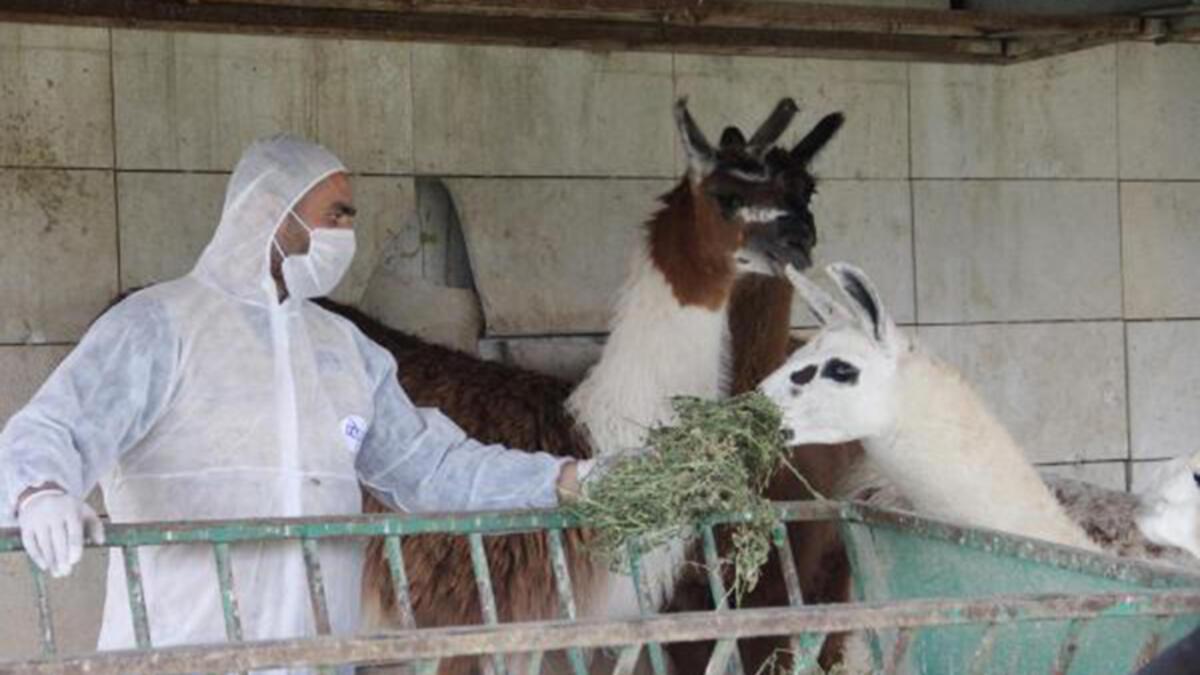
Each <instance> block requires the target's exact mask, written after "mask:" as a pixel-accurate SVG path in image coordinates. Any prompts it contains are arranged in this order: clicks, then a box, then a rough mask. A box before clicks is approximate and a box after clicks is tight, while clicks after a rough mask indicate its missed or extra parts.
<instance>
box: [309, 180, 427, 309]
mask: <svg viewBox="0 0 1200 675" xmlns="http://www.w3.org/2000/svg"><path fill="white" fill-rule="evenodd" d="M352 180H353V185H354V205H355V208H357V209H358V217H357V218H356V219H355V222H354V231H355V234H356V235H357V251H356V253H355V254H354V264H353V265H351V266H350V271H349V272H347V273H346V277H345V278H344V279H342V282H341V283H340V284H338V286H337V288H336V289H334V291H333V294H332V295H331V297H332V298H333V299H334V300H338V301H341V302H349V303H357V302H358V300H359V298H361V297H362V295H363V291H365V290H366V288H367V282H368V281H369V280H370V278H371V274H372V273H373V272H374V271H375V267H376V266H377V265H378V264H379V262H380V260H381V258H382V256H383V255H384V251H385V250H387V247H388V245H389V244H391V245H392V246H391V248H390V251H389V252H390V254H391V255H403V254H404V253H407V251H400V249H399V242H408V241H413V242H414V244H416V245H419V244H420V225H419V221H418V219H417V218H416V213H415V211H416V198H415V188H414V187H413V179H412V178H400V177H397V178H388V177H382V176H356V177H354V178H353V179H352ZM410 250H411V249H410Z"/></svg>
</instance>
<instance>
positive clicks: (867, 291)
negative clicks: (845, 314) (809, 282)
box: [825, 262, 903, 349]
mask: <svg viewBox="0 0 1200 675" xmlns="http://www.w3.org/2000/svg"><path fill="white" fill-rule="evenodd" d="M825 273H826V274H828V275H829V276H830V278H832V279H833V282H834V283H835V284H837V286H838V288H839V289H841V291H842V293H843V294H845V296H846V298H847V299H849V300H850V309H851V311H853V312H854V314H855V315H856V316H857V317H858V320H859V322H860V323H861V324H862V326H863V329H864V330H865V331H867V332H868V333H869V334H870V335H871V336H872V337H874V338H875V341H876V342H878V343H879V344H880V345H881V346H883V347H885V348H887V349H894V348H895V349H898V348H899V347H900V346H901V341H902V340H903V337H902V336H901V335H900V332H899V331H898V330H897V329H896V324H895V323H894V322H893V321H892V317H891V316H889V315H888V312H887V309H886V308H885V307H884V305H883V299H882V298H881V297H880V296H879V290H878V289H876V288H875V284H874V283H872V282H871V278H870V277H868V276H867V275H866V274H865V273H864V272H863V271H862V270H860V269H858V268H857V267H855V266H854V265H851V264H849V263H844V262H838V263H833V264H831V265H829V266H828V267H826V268H825Z"/></svg>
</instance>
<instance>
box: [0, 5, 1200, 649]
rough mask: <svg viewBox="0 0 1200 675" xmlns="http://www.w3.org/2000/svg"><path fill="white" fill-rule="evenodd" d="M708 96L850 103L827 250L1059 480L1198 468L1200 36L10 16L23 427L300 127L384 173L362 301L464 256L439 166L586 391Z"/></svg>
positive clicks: (363, 172) (10, 223)
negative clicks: (449, 39) (508, 27)
mask: <svg viewBox="0 0 1200 675" xmlns="http://www.w3.org/2000/svg"><path fill="white" fill-rule="evenodd" d="M680 95H688V96H689V97H690V101H691V107H692V110H693V113H694V114H695V116H696V117H697V119H698V120H699V121H700V123H701V125H702V126H704V127H705V128H706V129H707V130H708V131H709V133H710V134H713V135H715V134H716V133H717V131H718V130H719V125H722V124H725V123H728V122H732V123H737V124H740V125H742V126H744V127H745V126H751V125H755V124H757V123H758V122H759V121H760V120H761V118H762V116H764V115H765V114H766V113H767V112H768V111H769V110H770V108H771V106H772V105H773V104H774V102H775V101H776V100H777V99H778V98H779V97H780V96H783V95H792V96H795V97H796V98H797V99H798V100H799V101H800V102H801V104H802V108H803V113H802V115H801V116H800V118H799V120H798V121H797V123H796V124H795V129H793V130H792V131H791V132H790V133H791V136H790V137H791V138H796V137H798V135H799V134H800V133H802V132H803V131H804V130H806V129H807V128H808V127H810V126H811V125H812V124H813V123H814V122H815V121H816V120H817V119H819V116H820V115H823V114H825V113H827V112H830V111H832V110H844V111H845V112H846V114H847V117H848V122H847V124H846V126H845V127H844V129H843V131H842V133H841V134H840V136H839V137H838V138H837V140H836V141H835V143H834V144H833V145H831V146H830V148H829V150H828V152H827V153H826V154H825V155H824V156H822V157H821V158H820V160H819V161H818V165H817V169H818V171H819V173H820V174H821V175H822V176H823V177H824V179H825V182H824V184H823V185H822V188H821V194H820V196H819V198H818V202H817V210H818V218H819V228H820V231H821V244H820V249H819V254H820V257H821V258H822V259H824V260H835V259H846V260H851V261H854V262H856V263H858V264H860V265H861V266H863V267H864V268H866V269H867V270H868V271H869V272H870V273H871V275H872V276H873V277H874V278H875V280H876V281H877V282H878V283H879V284H880V285H881V286H882V287H883V289H884V291H883V292H884V295H885V296H886V300H887V301H888V303H889V304H890V306H891V310H892V313H893V315H894V316H896V317H897V318H898V319H899V320H900V321H901V322H903V323H905V324H909V325H914V324H915V325H916V326H917V331H918V332H919V334H920V337H921V338H922V339H923V340H924V341H925V342H926V343H928V344H929V346H930V347H931V348H932V349H933V350H934V351H936V352H937V353H939V354H941V355H942V356H944V357H945V358H947V359H948V360H950V361H952V362H954V363H956V364H958V365H959V366H961V367H962V368H963V369H964V370H965V372H966V373H967V374H968V375H969V377H971V378H972V379H973V380H974V381H975V382H977V383H978V386H979V388H980V389H981V391H982V392H983V394H984V396H985V398H987V399H988V400H989V401H990V402H991V403H992V405H993V406H994V407H995V409H996V410H997V412H998V414H999V415H1000V417H1001V418H1002V419H1003V420H1005V421H1006V422H1007V423H1008V424H1009V425H1010V426H1011V427H1012V428H1013V430H1014V433H1015V434H1016V436H1017V437H1018V439H1019V440H1021V441H1022V442H1023V443H1024V444H1025V446H1026V447H1027V448H1028V450H1029V452H1030V454H1031V455H1032V456H1033V457H1034V458H1035V459H1036V460H1037V461H1039V462H1043V463H1048V464H1054V465H1057V468H1056V469H1055V470H1056V471H1060V472H1065V473H1068V474H1071V475H1076V476H1081V477H1083V478H1086V479H1089V480H1094V481H1096V482H1099V483H1102V484H1105V485H1109V486H1111V487H1116V488H1122V489H1124V488H1126V487H1127V486H1128V485H1129V484H1130V482H1131V481H1132V484H1133V485H1134V486H1135V487H1136V486H1137V484H1138V482H1139V479H1140V478H1141V477H1142V476H1144V473H1145V469H1146V466H1147V463H1148V462H1152V461H1153V460H1158V459H1161V458H1165V457H1169V456H1172V455H1174V454H1177V453H1181V452H1184V451H1191V450H1195V449H1197V440H1196V439H1197V437H1200V347H1197V343H1198V342H1200V47H1196V46H1190V47H1189V46H1153V45H1146V44H1128V45H1120V46H1107V47H1100V48H1095V49H1092V50H1089V51H1086V52H1083V53H1078V54H1071V55H1067V56H1062V57H1058V58H1054V59H1051V60H1046V61H1038V62H1034V63H1030V64H1025V65H1018V66H1009V67H1004V68H999V67H979V66H943V65H929V64H902V63H901V64H896V63H868V62H837V61H823V60H785V59H763V58H733V57H702V56H692V55H669V54H621V53H617V54H598V53H583V52H570V51H546V50H521V49H513V48H501V47H453V46H444V45H408V44H394V43H367V42H341V41H320V40H307V39H293V38H267V37H242V36H218V35H189V34H166V33H154V32H138V31H127V30H112V31H109V30H106V29H88V28H46V27H26V26H16V25H4V24H0V222H2V223H3V224H2V225H0V228H2V232H3V234H4V237H3V244H2V245H0V383H2V384H3V386H0V421H2V420H4V419H6V418H7V417H8V416H9V415H10V414H11V413H12V412H13V411H14V410H15V409H16V408H17V407H18V406H20V405H21V404H23V403H24V402H25V401H26V400H27V399H28V397H29V396H30V395H31V394H32V393H33V391H34V390H35V389H36V387H37V386H38V384H39V383H40V381H41V380H42V379H43V378H44V377H45V375H46V374H47V373H49V371H50V370H51V369H52V368H53V367H54V365H55V364H56V363H57V362H58V361H59V360H60V359H61V358H62V356H63V355H64V354H65V353H66V352H67V351H68V349H69V347H70V345H71V344H72V343H73V342H74V341H76V340H77V339H78V338H79V336H80V335H81V333H82V331H83V330H84V329H85V327H86V325H87V324H88V322H89V321H90V320H91V319H92V318H93V317H94V316H95V315H96V314H97V313H98V312H100V311H101V309H102V308H103V307H104V306H105V305H106V303H107V302H108V301H109V300H110V299H111V298H112V297H113V296H114V294H115V293H117V292H118V290H120V289H127V288H130V287H134V286H138V285H143V284H146V283H150V282H153V281H155V280H161V279H165V278H170V277H172V276H175V275H178V274H181V273H184V272H186V271H187V270H188V269H189V267H190V265H191V263H192V261H193V260H194V259H195V257H196V255H197V254H198V252H199V251H200V249H201V248H202V247H203V245H204V244H205V242H206V241H207V239H208V237H209V236H210V233H211V231H212V227H213V225H214V223H215V221H216V218H217V216H218V214H219V210H220V203H221V198H222V193H223V190H224V184H225V180H226V178H227V176H228V171H229V170H230V168H231V167H232V165H233V163H234V162H235V161H236V159H237V157H238V155H239V153H240V152H241V150H242V148H243V147H244V146H245V145H246V144H247V143H248V142H249V141H250V140H251V139H253V138H255V137H257V136H259V135H262V134H265V133H269V132H272V131H276V130H290V131H294V132H298V133H301V134H304V135H306V136H309V137H311V138H314V139H316V140H319V141H321V142H323V143H325V144H327V145H328V146H330V147H331V148H332V149H333V150H334V151H335V152H337V153H338V154H339V155H341V156H342V157H343V159H344V160H345V161H346V163H347V164H348V165H349V166H350V167H351V168H352V169H353V170H355V171H356V172H358V173H359V174H360V175H359V176H358V177H357V178H356V182H355V185H356V190H357V199H356V201H357V202H358V203H359V206H360V211H361V212H362V214H363V216H362V217H361V218H360V226H359V229H360V235H361V236H360V245H359V250H360V255H359V258H358V259H357V262H356V264H355V267H354V268H353V271H352V273H351V275H350V278H349V280H348V281H347V282H345V283H344V284H343V286H342V287H341V288H340V289H339V291H338V293H337V295H338V297H339V298H341V299H343V300H355V299H357V298H359V297H360V296H361V294H362V292H363V290H364V288H365V287H366V283H367V279H368V277H369V275H370V272H371V270H372V268H373V267H374V266H375V264H376V263H377V262H378V261H379V259H380V257H381V251H383V250H384V247H385V245H387V244H389V242H390V243H391V244H392V246H391V248H390V249H389V250H391V251H393V253H394V252H395V251H401V252H402V253H401V254H399V262H397V260H394V259H393V260H391V264H399V265H401V266H409V267H411V269H412V270H413V272H414V274H426V275H428V274H429V273H430V270H436V269H438V268H439V266H444V254H445V246H446V244H445V242H444V241H439V237H437V236H430V235H429V233H427V232H426V233H423V232H421V231H419V230H420V228H421V224H420V222H421V221H420V219H415V218H413V217H412V212H413V211H414V204H415V201H416V196H415V194H416V190H415V187H414V176H416V175H437V176H443V177H446V178H447V183H448V185H449V186H450V189H451V190H452V192H453V194H454V197H455V200H456V202H457V205H458V209H459V215H460V216H461V220H462V223H463V228H464V234H465V237H466V244H467V250H468V252H469V255H470V259H471V264H472V267H473V269H474V275H475V283H476V285H477V287H478V290H479V292H480V296H481V301H482V306H483V310H484V316H485V322H486V340H485V341H484V347H485V350H484V351H485V352H487V353H491V354H494V355H498V356H501V357H504V358H511V359H514V360H517V361H521V362H526V363H539V364H543V365H545V366H546V367H551V368H554V369H557V370H560V371H564V372H565V371H576V372H577V371H578V370H579V369H580V368H581V367H583V365H584V364H586V362H587V361H588V360H589V359H591V358H594V355H595V354H596V353H597V350H598V348H599V344H600V342H599V338H598V335H599V334H600V333H602V332H603V330H604V327H605V324H606V320H607V317H608V314H609V309H610V304H611V301H612V298H613V295H614V293H615V292H616V289H617V287H618V286H619V284H620V282H621V280H622V278H623V276H624V274H625V270H626V267H625V260H626V257H627V255H628V252H629V249H630V247H631V246H632V245H633V243H634V242H635V240H636V237H637V236H638V232H639V230H638V227H639V224H640V223H641V222H642V221H643V220H644V219H645V217H646V215H647V214H648V213H649V212H650V211H651V210H652V209H653V208H654V207H655V203H654V196H655V195H657V194H659V193H661V192H663V191H664V190H666V189H667V188H668V187H670V185H671V184H672V181H673V180H674V179H675V178H676V177H677V175H678V174H679V172H680V170H681V168H682V157H681V154H680V151H679V148H678V145H677V142H676V140H675V132H674V128H673V123H672V120H671V114H670V105H671V102H672V101H673V99H674V98H675V97H677V96H680ZM397 241H399V242H400V244H399V245H397V244H396V242H397ZM392 257H393V258H396V256H395V255H393V256H392ZM803 316H804V314H803V312H800V311H799V308H797V312H796V313H795V317H796V320H797V324H798V325H799V324H800V322H801V321H802V320H803ZM88 570H89V571H88V572H87V574H89V575H91V577H90V578H91V580H92V582H95V581H96V578H95V577H96V576H97V575H98V567H97V566H96V565H95V564H92V565H90V566H89V567H88ZM17 572H19V570H14V569H8V568H4V569H0V576H4V577H7V576H12V575H15V574H17ZM13 578H14V579H15V577H13ZM0 582H4V583H6V584H7V581H5V579H2V578H0ZM71 583H74V584H83V583H85V582H84V581H72V582H71ZM91 587H94V584H93V585H92V586H91ZM88 616H91V617H92V618H93V619H94V616H92V615H88ZM83 632H84V633H86V630H85V631H83ZM14 639H15V638H14ZM29 639H30V640H32V639H33V637H32V635H31V636H29ZM81 639H82V640H83V643H86V642H87V639H86V638H81ZM21 642H24V641H23V640H22V641H21ZM25 644H33V643H32V641H30V642H25ZM5 650H6V651H5V653H8V651H7V644H6V645H5Z"/></svg>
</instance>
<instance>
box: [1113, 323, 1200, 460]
mask: <svg viewBox="0 0 1200 675" xmlns="http://www.w3.org/2000/svg"><path fill="white" fill-rule="evenodd" d="M1128 331H1129V414H1130V417H1131V420H1130V422H1131V425H1132V426H1131V431H1132V433H1131V437H1132V439H1133V457H1134V458H1136V459H1159V458H1168V457H1176V456H1179V455H1182V454H1184V453H1191V452H1195V451H1197V450H1200V348H1198V347H1197V346H1198V345H1200V321H1155V322H1147V323H1142V322H1132V323H1130V324H1129V325H1128Z"/></svg>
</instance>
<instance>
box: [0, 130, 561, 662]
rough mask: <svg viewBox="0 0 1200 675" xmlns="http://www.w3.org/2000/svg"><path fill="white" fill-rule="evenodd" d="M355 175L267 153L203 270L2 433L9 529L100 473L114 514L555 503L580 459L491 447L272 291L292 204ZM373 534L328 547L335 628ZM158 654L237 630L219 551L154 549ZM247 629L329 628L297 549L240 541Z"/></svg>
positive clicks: (302, 307)
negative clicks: (33, 500)
mask: <svg viewBox="0 0 1200 675" xmlns="http://www.w3.org/2000/svg"><path fill="white" fill-rule="evenodd" d="M342 171H345V169H344V167H343V166H342V164H341V163H340V162H339V161H338V160H337V158H335V157H334V156H333V155H332V154H330V153H329V152H327V151H325V150H324V149H323V148H320V147H319V146H316V145H313V144H311V143H307V142H305V141H301V140H299V139H295V138H292V137H287V136H280V137H274V138H271V139H267V140H264V141H260V142H258V143H255V144H254V145H252V146H251V147H250V148H249V149H248V150H247V151H246V154H245V155H244V156H243V158H242V160H241V161H240V162H239V163H238V165H237V167H236V169H235V170H234V173H233V176H232V177H231V179H230V181H229V186H228V189H227V191H226V195H225V205H224V209H223V211H222V214H221V221H220V224H219V226H218V227H217V230H216V234H215V235H214V237H213V239H212V241H211V242H210V243H209V244H208V247H207V248H206V249H205V250H204V252H203V254H202V255H201V256H200V259H199V261H198V262H197V264H196V266H195V268H194V269H193V270H192V271H191V273H189V274H188V275H186V276H184V277H181V278H179V279H176V280H173V281H169V282H166V283H162V284H158V285H155V286H151V287H149V288H147V289H145V290H142V291H140V292H137V293H135V294H133V295H131V296H129V297H128V298H126V299H124V300H123V301H122V302H120V303H119V304H117V305H116V306H114V307H113V308H112V309H111V310H109V311H108V312H107V313H105V314H104V315H103V316H101V317H100V318H99V319H98V320H97V321H96V322H95V324H94V325H93V326H92V327H91V328H90V329H89V330H88V331H87V334H86V335H85V336H84V337H83V339H82V341H81V342H80V343H79V345H78V346H77V347H76V348H75V350H74V351H72V352H71V354H70V355H69V356H68V357H67V358H66V360H65V361H64V362H63V363H62V364H61V365H60V366H59V367H58V369H57V370H56V371H55V372H54V373H53V375H51V377H50V378H49V379H48V380H47V381H46V382H45V384H44V385H43V386H42V387H41V389H40V390H39V391H38V392H37V394H36V395H35V396H34V398H33V400H32V401H31V402H30V403H29V404H28V405H27V406H26V407H25V408H24V409H22V410H21V411H20V412H18V413H17V414H16V415H14V416H13V417H12V418H11V419H10V420H9V422H8V424H7V425H6V426H5V428H4V430H3V432H2V433H0V525H7V524H9V523H7V522H2V521H10V522H11V519H12V516H13V513H14V510H15V508H16V500H17V498H18V496H19V495H20V493H21V492H22V491H24V490H25V489H26V488H28V487H30V486H36V485H41V484H43V483H46V482H55V483H58V484H59V485H61V486H62V487H64V488H65V489H66V490H67V491H68V492H69V493H71V494H73V495H76V496H77V497H79V498H81V499H82V498H83V497H84V496H85V495H87V493H88V492H89V491H90V490H91V489H92V487H93V486H95V485H96V484H97V482H100V483H101V486H102V488H103V491H104V497H105V502H106V504H107V507H108V512H109V514H110V516H111V518H112V520H113V522H118V523H122V522H125V523H128V522H143V521H157V520H168V521H169V520H197V519H229V518H261V517H285V516H330V515H345V514H357V513H360V512H361V509H362V503H361V502H362V499H361V493H360V490H359V481H362V482H363V483H365V484H366V485H367V486H369V487H370V489H371V490H372V492H374V493H375V494H377V495H379V496H380V497H381V498H382V499H384V500H385V501H386V502H387V503H389V504H390V505H391V506H393V507H394V508H397V509H400V510H405V511H463V510H484V509H515V508H537V507H552V506H554V505H556V503H557V498H556V494H555V484H556V479H557V476H558V473H559V470H560V467H561V464H562V463H563V462H564V461H565V460H563V459H560V458H555V457H551V456H549V455H546V454H540V453H539V454H534V453H527V452H521V451H510V450H507V449H505V448H502V447H499V446H484V445H481V444H480V443H478V442H476V441H474V440H471V439H469V438H467V437H466V436H465V434H464V433H463V431H462V430H461V429H459V427H457V426H456V425H455V424H454V423H453V422H451V421H450V420H449V419H448V418H447V417H445V416H444V415H442V414H441V413H439V412H438V411H436V410H433V409H424V408H416V407H414V406H413V404H412V403H411V402H410V400H409V399H408V397H407V396H406V395H405V393H404V391H403V390H402V389H401V388H400V385H399V383H398V382H397V380H396V363H395V360H394V359H393V358H392V356H391V354H389V353H388V352H387V351H385V350H384V349H382V348H381V347H379V346H378V345H376V344H375V343H373V342H371V341H370V340H368V339H367V338H366V337H364V336H363V334H362V333H361V332H359V330H358V329H357V328H356V327H355V326H354V325H353V324H351V323H350V322H348V321H346V320H345V319H343V318H341V317H339V316H336V315H334V314H332V313H330V312H328V311H325V310H324V309H321V308H320V307H318V306H317V305H315V304H313V303H312V302H310V301H307V300H297V299H293V298H289V299H288V300H287V301H285V302H283V303H282V304H281V303H279V302H278V301H277V299H276V289H275V284H274V281H273V280H272V278H271V275H270V268H269V260H270V251H271V239H272V237H273V235H274V232H275V231H276V229H277V227H278V226H279V225H280V223H281V222H282V221H283V219H284V217H285V216H286V214H287V213H288V211H289V210H290V209H291V208H292V207H293V206H294V204H295V203H296V202H297V201H298V200H299V199H300V198H301V197H302V196H303V195H304V194H305V193H306V192H308V190H309V189H310V188H312V187H313V186H314V185H316V184H317V183H318V182H320V181H321V180H322V179H324V178H326V177H327V176H329V175H331V174H333V173H336V172H342ZM361 548H362V543H361V541H359V542H354V541H345V540H339V541H332V540H326V541H324V542H322V543H321V545H320V549H321V563H322V566H323V572H324V580H325V586H326V592H327V595H328V601H329V611H330V619H331V622H332V625H333V630H334V632H335V633H336V634H348V633H353V632H354V631H355V630H356V628H357V623H358V615H359V595H360V586H359V584H360V577H361V567H362V551H361ZM139 556H140V562H141V569H142V575H143V580H144V584H145V599H146V604H147V609H148V614H149V619H150V636H151V641H152V643H153V644H154V645H155V646H167V645H174V644H181V643H203V642H223V641H225V639H226V638H225V628H224V620H223V614H222V611H221V602H220V597H219V594H218V590H217V589H218V587H217V572H216V565H215V563H214V557H213V553H212V549H211V547H209V546H191V545H187V546H184V545H176V546H160V547H149V548H141V549H140V553H139ZM232 563H233V578H234V586H235V588H236V591H237V596H238V601H239V604H240V610H241V615H242V620H243V628H244V632H245V637H246V639H249V640H259V639H276V638H289V637H297V636H308V635H312V634H314V620H313V614H312V610H311V606H310V603H309V600H308V594H307V586H306V581H305V572H304V567H303V562H302V558H301V554H300V550H299V546H298V544H297V543H295V542H289V543H274V544H244V545H236V546H234V547H233V548H232ZM134 646H135V642H134V633H133V625H132V620H131V617H130V612H129V606H128V596H127V594H126V588H125V574H124V569H123V564H122V559H121V556H120V555H112V556H110V559H109V569H108V589H107V600H106V603H105V608H104V623H103V626H102V630H101V636H100V648H101V649H119V648H132V647H134Z"/></svg>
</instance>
